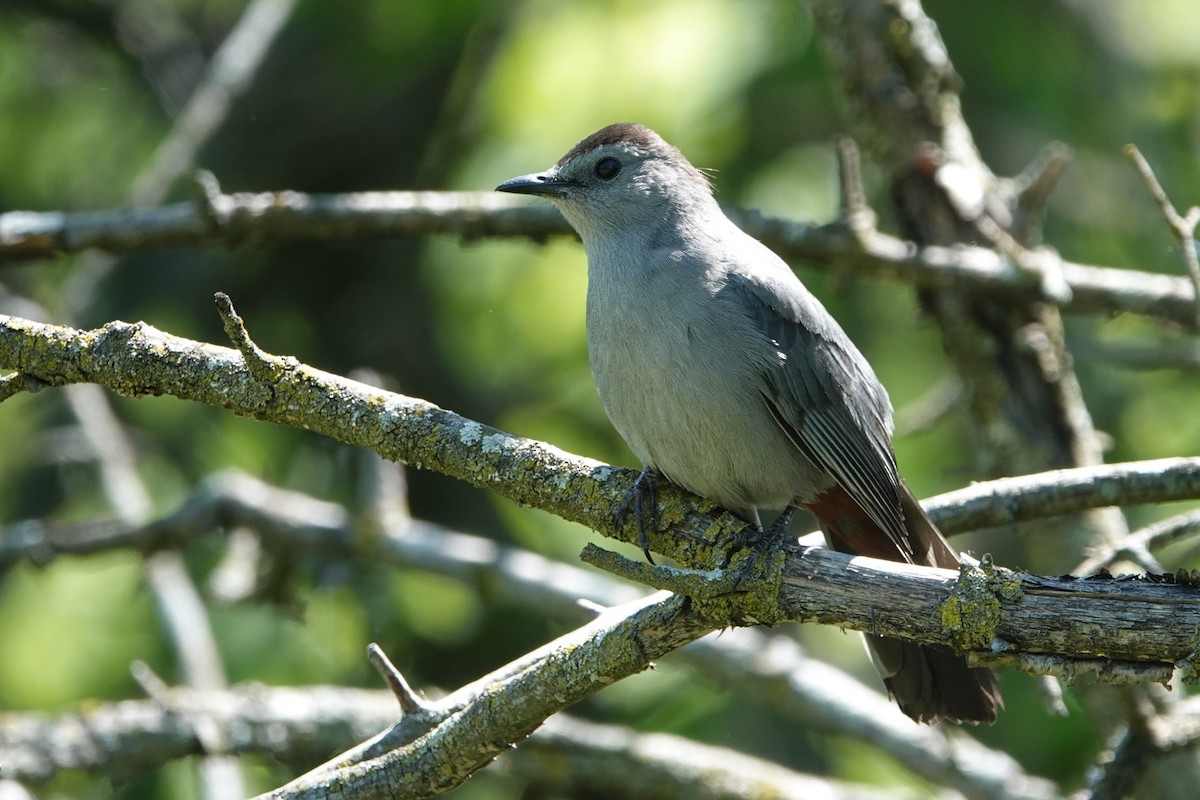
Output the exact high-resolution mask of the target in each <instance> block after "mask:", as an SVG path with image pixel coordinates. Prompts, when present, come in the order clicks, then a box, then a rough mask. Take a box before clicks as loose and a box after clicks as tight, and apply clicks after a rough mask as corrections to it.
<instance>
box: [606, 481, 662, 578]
mask: <svg viewBox="0 0 1200 800" xmlns="http://www.w3.org/2000/svg"><path fill="white" fill-rule="evenodd" d="M657 479H658V473H657V472H655V471H654V470H653V469H651V468H650V467H646V468H644V469H643V470H642V471H641V473H639V474H638V476H637V478H636V479H635V480H634V482H633V486H631V487H630V488H629V491H628V492H626V493H625V499H623V500H622V501H621V505H620V506H619V507H618V508H617V518H616V523H617V527H618V528H623V527H625V520H627V519H628V518H629V512H630V510H631V509H632V510H633V518H634V519H635V520H636V521H637V526H638V546H639V547H641V548H642V552H643V553H645V555H646V560H647V561H649V562H650V563H651V564H653V563H654V558H653V557H652V556H651V555H650V536H649V534H648V531H649V530H650V528H652V527H655V525H656V522H657V516H658V489H657V487H656V486H655V485H654V482H655V481H656V480H657Z"/></svg>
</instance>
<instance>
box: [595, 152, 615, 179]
mask: <svg viewBox="0 0 1200 800" xmlns="http://www.w3.org/2000/svg"><path fill="white" fill-rule="evenodd" d="M620 171H621V162H620V161H617V160H616V159H615V158H613V157H612V156H609V157H608V158H602V159H600V160H599V161H597V162H596V177H597V178H599V179H600V180H602V181H611V180H612V179H613V178H615V177H617V173H618V172H620Z"/></svg>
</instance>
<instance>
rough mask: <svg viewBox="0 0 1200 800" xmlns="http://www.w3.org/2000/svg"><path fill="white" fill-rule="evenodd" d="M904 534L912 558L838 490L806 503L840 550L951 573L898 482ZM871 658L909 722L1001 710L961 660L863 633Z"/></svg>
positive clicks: (990, 716) (941, 546)
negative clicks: (911, 719) (941, 569)
mask: <svg viewBox="0 0 1200 800" xmlns="http://www.w3.org/2000/svg"><path fill="white" fill-rule="evenodd" d="M900 489H901V491H900V497H901V505H902V507H903V509H904V526H905V533H906V534H907V536H908V541H909V544H910V545H911V547H912V555H911V556H910V555H909V554H908V553H902V552H900V550H899V548H898V547H897V546H896V544H895V543H894V542H893V541H892V540H891V539H890V538H889V537H888V536H887V535H886V534H885V533H884V532H883V531H882V530H880V528H879V526H878V525H876V524H875V522H874V521H873V520H872V519H871V518H870V517H869V516H868V515H867V513H866V512H865V511H863V510H862V508H861V507H860V506H859V505H858V504H857V503H855V502H854V499H853V498H851V497H850V495H849V494H847V493H846V491H845V490H844V489H842V488H840V487H838V488H835V489H832V490H830V491H829V492H826V493H825V494H823V495H822V496H821V497H819V498H818V499H817V501H816V502H814V503H811V504H809V506H808V507H809V509H810V510H811V511H812V512H813V513H814V514H815V515H816V517H817V519H818V520H819V521H820V523H821V527H822V528H823V529H824V531H825V538H826V539H827V540H828V542H829V546H830V547H832V548H833V549H835V550H838V551H841V552H843V553H851V554H854V555H865V556H871V557H873V558H883V559H887V560H889V561H904V562H910V563H915V564H922V565H925V566H931V567H945V568H947V569H957V568H958V557H957V556H956V555H955V552H954V549H953V548H951V547H950V544H949V543H948V542H947V541H946V538H945V537H944V536H942V534H941V531H939V530H938V529H937V527H936V526H935V525H934V524H933V522H932V520H930V519H929V517H928V516H926V514H925V512H924V511H923V510H922V509H921V505H920V504H919V503H918V502H917V500H916V498H915V497H913V495H912V492H911V491H909V488H908V486H906V485H904V483H903V482H901V484H900ZM866 639H867V647H868V648H869V649H870V651H871V659H872V660H873V661H874V662H875V667H876V669H878V670H879V674H880V675H881V676H882V677H883V682H884V684H885V685H886V686H887V689H888V693H889V694H890V695H891V696H892V697H893V698H895V700H896V703H897V704H898V705H899V706H900V710H901V711H903V712H904V713H905V714H907V715H908V716H910V717H912V718H913V719H915V720H916V721H917V722H929V723H933V722H937V721H938V720H939V719H949V720H954V721H955V722H995V721H996V709H997V708H998V707H1002V706H1003V705H1004V700H1003V699H1002V698H1001V696H1000V688H999V687H998V686H997V685H996V679H995V676H993V675H992V672H991V670H989V669H986V668H980V667H968V666H967V662H966V659H964V658H963V657H961V656H958V655H955V654H954V653H953V652H951V651H950V650H947V649H945V648H943V647H937V646H935V645H920V644H914V643H912V642H905V641H903V640H900V639H888V638H884V637H882V636H867V637H866Z"/></svg>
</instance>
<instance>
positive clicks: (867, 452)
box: [497, 123, 999, 721]
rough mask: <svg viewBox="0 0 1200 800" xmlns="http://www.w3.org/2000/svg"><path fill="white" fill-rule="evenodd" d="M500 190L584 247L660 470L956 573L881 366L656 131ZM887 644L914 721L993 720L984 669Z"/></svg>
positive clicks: (634, 128) (888, 554) (626, 390)
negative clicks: (907, 451) (899, 430)
mask: <svg viewBox="0 0 1200 800" xmlns="http://www.w3.org/2000/svg"><path fill="white" fill-rule="evenodd" d="M497 188H498V189H499V190H501V191H509V192H518V193H525V194H537V195H542V196H545V197H547V198H549V199H550V200H552V201H553V202H554V203H555V205H556V206H557V207H558V208H559V209H560V210H561V211H562V213H563V215H564V216H565V217H566V218H567V221H568V222H570V224H571V225H572V227H574V228H575V230H576V231H577V232H578V233H579V236H580V238H581V239H582V240H583V245H584V248H585V249H586V251H587V255H588V296H587V337H588V353H589V358H590V361H591V367H592V374H593V375H594V377H595V381H596V387H597V389H598V391H599V394H600V399H601V401H602V403H603V405H604V409H605V411H606V412H607V414H608V416H609V419H610V420H611V421H612V423H613V425H614V426H615V427H616V428H617V430H618V432H619V433H620V434H621V436H622V437H623V438H624V439H625V441H626V442H627V443H628V444H629V447H630V449H631V450H632V451H633V453H634V455H636V456H637V457H638V459H640V460H641V461H642V463H643V464H644V465H645V466H647V467H651V468H653V469H654V470H656V471H657V472H659V473H661V474H662V475H664V476H665V477H666V478H668V479H669V480H671V481H672V482H674V483H676V484H678V485H680V486H683V487H684V488H686V489H688V490H690V491H692V492H695V493H696V494H699V495H702V496H705V497H709V498H712V499H714V500H716V501H717V502H719V503H720V504H721V505H723V506H725V507H727V508H728V509H730V510H731V511H734V512H735V513H737V514H739V515H741V516H742V517H744V518H745V519H747V520H748V521H751V522H753V523H755V524H759V516H758V509H759V508H769V509H778V508H783V507H784V506H786V505H787V504H788V503H789V502H791V501H792V500H793V499H795V500H796V501H798V502H799V503H800V504H802V505H805V506H807V507H808V508H810V510H812V511H813V512H814V514H815V515H816V516H817V518H818V520H819V521H820V522H821V524H822V527H823V528H824V529H825V532H826V535H827V538H829V540H830V543H831V544H832V545H833V546H834V547H837V548H838V549H841V550H846V551H849V552H858V553H863V554H867V555H873V556H877V557H882V558H890V559H893V560H900V561H909V562H913V563H924V564H938V565H941V566H951V567H953V566H957V559H956V558H955V556H954V553H953V550H951V549H950V547H949V545H947V544H946V543H945V540H944V539H943V538H942V537H941V535H940V533H938V531H937V529H936V528H934V526H933V525H932V523H931V522H929V520H928V518H926V517H925V515H924V513H923V512H922V511H921V510H920V506H919V505H918V504H917V503H916V501H915V499H914V498H913V497H912V495H911V493H909V491H908V488H907V486H905V485H904V482H903V481H902V480H901V479H900V475H899V473H898V471H897V468H896V462H895V457H894V455H893V452H892V446H891V432H892V408H891V403H890V402H889V400H888V396H887V392H886V391H885V390H884V388H883V386H882V384H880V382H879V380H878V379H877V378H876V376H875V373H874V371H873V370H872V369H871V367H870V365H869V364H868V363H867V362H866V360H865V359H864V358H863V356H862V354H861V353H860V352H859V351H858V349H857V348H856V347H855V346H854V344H853V343H852V342H851V341H850V340H849V338H848V337H847V336H846V334H845V333H844V332H843V331H842V329H841V327H840V326H839V325H838V324H837V322H835V321H834V319H833V318H832V317H831V316H830V315H829V314H828V312H827V311H826V310H825V308H824V307H823V306H822V305H821V304H820V302H819V301H818V300H817V299H816V298H815V297H814V296H813V295H812V294H811V293H810V292H809V291H808V290H807V289H806V288H805V287H804V285H803V284H802V283H801V282H800V281H799V280H798V279H797V278H796V277H795V275H794V274H793V273H792V271H791V269H790V268H789V267H788V266H787V264H786V263H784V262H783V260H782V259H780V258H779V257H778V256H777V255H776V254H775V253H773V252H772V251H771V250H770V249H768V248H767V247H766V246H764V245H763V244H762V243H760V242H759V241H757V240H756V239H754V238H753V237H751V236H749V235H747V234H746V233H744V232H743V231H742V230H741V229H739V228H738V227H737V226H736V225H734V224H733V222H731V221H730V220H729V219H728V218H727V217H726V216H725V214H724V212H722V211H721V209H720V207H719V206H718V204H717V202H716V200H715V199H714V197H713V195H712V190H711V187H710V186H709V183H708V180H707V178H706V177H705V176H704V175H703V173H701V172H700V171H699V170H697V169H696V168H695V167H693V166H692V165H691V164H690V163H689V162H688V160H687V159H686V158H684V156H683V155H682V154H681V153H680V152H679V151H678V150H676V149H675V148H674V147H672V146H671V145H669V144H667V143H666V142H665V141H663V140H662V139H661V138H660V137H659V136H658V135H657V134H655V133H654V132H653V131H651V130H649V129H648V128H645V127H642V126H640V125H634V124H629V123H622V124H619V125H611V126H609V127H607V128H604V129H603V130H601V131H598V132H597V133H595V134H593V135H592V136H589V137H587V138H586V139H584V140H583V141H581V142H580V143H579V144H577V145H575V147H573V148H572V149H571V150H570V151H569V152H568V153H567V154H566V155H565V156H563V158H562V159H561V160H560V161H559V162H558V163H557V164H555V165H554V166H553V167H552V168H551V169H550V170H548V171H546V172H543V173H539V174H534V175H526V176H521V177H519V178H514V179H512V180H510V181H506V182H505V183H503V184H501V185H500V186H499V187H497ZM871 644H872V650H873V651H874V656H875V659H876V662H877V665H878V666H879V667H880V671H881V673H883V675H884V677H885V680H886V681H887V682H888V686H889V689H890V690H891V691H892V693H893V694H894V695H895V696H896V697H897V700H898V701H899V702H900V705H901V707H902V708H903V709H904V710H905V712H906V713H909V714H910V716H913V717H914V718H917V719H921V720H925V721H933V720H935V719H937V718H939V717H942V716H945V717H949V718H953V719H965V720H991V719H993V718H994V716H995V704H996V703H997V702H999V694H998V692H997V691H996V689H995V684H994V682H992V679H991V675H990V673H988V672H987V671H986V670H967V668H966V666H965V664H964V663H963V662H962V659H961V658H958V657H956V656H953V655H952V654H949V653H947V652H944V651H943V652H937V651H930V650H928V649H927V648H920V647H918V646H916V645H911V644H905V643H901V642H897V641H894V640H880V639H878V638H877V637H872V640H871ZM931 654H932V655H931ZM943 672H945V673H947V674H946V675H945V676H943V675H942V674H941V673H943ZM952 683H953V684H961V685H964V686H965V687H966V689H965V690H964V691H962V692H958V691H951V686H950V685H951V684H952ZM943 684H945V686H944V687H943V686H942V685H943ZM939 687H942V688H939ZM959 695H962V696H961V697H960V696H959Z"/></svg>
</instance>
